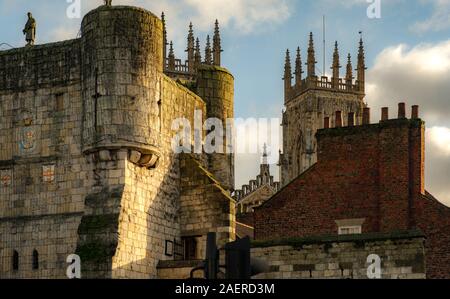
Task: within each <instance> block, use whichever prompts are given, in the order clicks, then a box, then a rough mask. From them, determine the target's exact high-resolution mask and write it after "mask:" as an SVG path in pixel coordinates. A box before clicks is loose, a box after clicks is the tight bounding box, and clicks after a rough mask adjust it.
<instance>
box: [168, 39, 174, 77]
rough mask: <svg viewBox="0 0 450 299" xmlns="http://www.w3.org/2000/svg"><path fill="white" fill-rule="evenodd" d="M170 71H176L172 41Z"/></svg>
mask: <svg viewBox="0 0 450 299" xmlns="http://www.w3.org/2000/svg"><path fill="white" fill-rule="evenodd" d="M168 69H169V70H170V71H175V53H174V51H173V42H172V41H171V42H170V50H169V63H168Z"/></svg>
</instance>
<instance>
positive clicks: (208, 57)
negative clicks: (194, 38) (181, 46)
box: [205, 35, 212, 64]
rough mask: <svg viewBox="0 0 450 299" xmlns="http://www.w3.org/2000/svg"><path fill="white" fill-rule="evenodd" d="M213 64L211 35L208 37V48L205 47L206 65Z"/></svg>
mask: <svg viewBox="0 0 450 299" xmlns="http://www.w3.org/2000/svg"><path fill="white" fill-rule="evenodd" d="M211 63H212V56H211V39H210V37H209V35H208V36H207V37H206V47H205V64H211Z"/></svg>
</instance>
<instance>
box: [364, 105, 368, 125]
mask: <svg viewBox="0 0 450 299" xmlns="http://www.w3.org/2000/svg"><path fill="white" fill-rule="evenodd" d="M363 125H370V108H364V110H363Z"/></svg>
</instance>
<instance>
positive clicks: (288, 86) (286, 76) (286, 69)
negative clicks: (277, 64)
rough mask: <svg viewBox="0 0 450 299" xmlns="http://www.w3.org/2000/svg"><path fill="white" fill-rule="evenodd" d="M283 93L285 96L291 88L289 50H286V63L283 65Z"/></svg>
mask: <svg viewBox="0 0 450 299" xmlns="http://www.w3.org/2000/svg"><path fill="white" fill-rule="evenodd" d="M283 80H284V93H285V96H287V95H288V94H289V92H290V90H291V87H292V69H291V57H290V54H289V49H288V50H286V62H285V65H284V77H283Z"/></svg>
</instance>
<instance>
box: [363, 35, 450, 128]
mask: <svg viewBox="0 0 450 299" xmlns="http://www.w3.org/2000/svg"><path fill="white" fill-rule="evenodd" d="M449 78H450V40H447V41H443V42H441V43H438V44H421V45H417V46H415V47H413V48H410V47H408V46H406V45H397V46H394V47H389V48H387V49H385V50H383V51H382V52H381V53H380V54H379V55H378V56H377V58H376V59H375V63H374V66H373V67H372V68H371V69H370V70H369V72H368V95H367V99H368V101H369V103H370V104H371V105H372V106H376V107H378V108H379V107H383V106H387V107H392V106H393V105H396V104H397V102H401V101H407V102H408V104H411V105H413V104H422V105H421V109H422V110H423V113H422V115H423V118H424V119H426V120H427V121H428V122H431V123H433V124H434V125H439V124H440V123H446V124H448V122H449V119H448V115H450V105H448V100H449V96H448V95H449V94H450V84H449V83H450V80H449ZM377 113H378V112H377ZM449 125H450V124H449Z"/></svg>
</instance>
